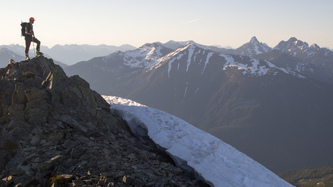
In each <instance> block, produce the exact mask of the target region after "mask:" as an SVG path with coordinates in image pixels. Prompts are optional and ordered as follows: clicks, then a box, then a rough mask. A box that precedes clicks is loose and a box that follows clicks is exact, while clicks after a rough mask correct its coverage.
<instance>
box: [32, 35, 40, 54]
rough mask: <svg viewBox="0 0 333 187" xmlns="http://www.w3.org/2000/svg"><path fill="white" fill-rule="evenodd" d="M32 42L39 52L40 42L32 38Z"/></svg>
mask: <svg viewBox="0 0 333 187" xmlns="http://www.w3.org/2000/svg"><path fill="white" fill-rule="evenodd" d="M32 41H33V42H35V43H36V44H37V47H36V50H37V51H39V50H40V41H39V40H38V39H37V38H32Z"/></svg>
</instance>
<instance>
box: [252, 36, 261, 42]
mask: <svg viewBox="0 0 333 187" xmlns="http://www.w3.org/2000/svg"><path fill="white" fill-rule="evenodd" d="M250 43H251V44H259V41H258V39H257V37H255V36H253V37H252V38H251V40H250Z"/></svg>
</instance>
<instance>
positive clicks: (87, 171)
mask: <svg viewBox="0 0 333 187" xmlns="http://www.w3.org/2000/svg"><path fill="white" fill-rule="evenodd" d="M0 133H1V135H0V186H208V185H207V184H205V183H204V182H202V181H200V180H198V179H196V178H195V177H194V176H193V174H191V173H187V172H185V171H183V170H182V169H181V168H179V167H177V166H176V165H175V164H174V162H173V161H172V160H171V159H170V157H169V156H168V155H167V154H166V153H165V152H164V151H162V150H159V149H158V148H157V147H156V145H155V144H154V143H153V142H152V141H151V140H149V139H145V138H142V137H135V136H133V135H132V133H131V132H130V130H129V129H128V127H127V125H126V123H125V122H124V121H123V120H122V119H120V118H119V117H117V116H116V115H114V114H112V113H111V112H110V109H109V105H108V104H107V103H106V101H105V100H104V99H103V98H102V97H101V96H100V95H99V94H98V93H97V92H95V91H93V90H91V89H90V88H89V84H88V83H87V82H86V81H85V80H83V79H81V78H80V77H79V76H72V77H67V76H66V74H65V73H64V71H63V70H62V69H61V67H60V66H58V65H55V64H54V63H53V61H52V59H47V58H45V57H37V58H34V59H32V60H30V61H23V62H18V63H16V64H14V66H13V67H12V68H1V69H0Z"/></svg>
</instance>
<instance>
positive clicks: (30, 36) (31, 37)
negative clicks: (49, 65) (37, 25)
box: [24, 17, 43, 60]
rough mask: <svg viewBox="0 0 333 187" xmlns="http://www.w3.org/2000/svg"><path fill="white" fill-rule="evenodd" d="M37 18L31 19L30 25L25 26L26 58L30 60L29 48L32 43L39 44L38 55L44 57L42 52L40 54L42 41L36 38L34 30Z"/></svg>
mask: <svg viewBox="0 0 333 187" xmlns="http://www.w3.org/2000/svg"><path fill="white" fill-rule="evenodd" d="M34 22H35V18H33V17H31V18H30V19H29V23H27V24H26V25H25V35H24V37H25V58H26V59H27V60H29V59H30V58H29V48H30V44H31V42H35V43H36V44H37V47H36V55H43V53H42V52H40V41H39V40H38V39H37V38H36V37H35V33H34V30H33V26H32V24H34Z"/></svg>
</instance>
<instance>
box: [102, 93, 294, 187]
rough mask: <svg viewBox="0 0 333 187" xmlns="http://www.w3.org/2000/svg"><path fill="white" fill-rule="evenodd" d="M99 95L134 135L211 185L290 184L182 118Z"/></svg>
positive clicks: (261, 186)
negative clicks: (150, 142)
mask: <svg viewBox="0 0 333 187" xmlns="http://www.w3.org/2000/svg"><path fill="white" fill-rule="evenodd" d="M103 97H104V99H105V100H106V101H107V102H108V103H109V104H110V105H111V107H110V108H111V111H112V112H114V113H116V114H118V115H119V116H120V117H122V118H123V119H124V120H125V121H126V122H127V123H128V125H129V127H130V129H131V131H132V133H133V134H134V135H136V136H143V137H149V138H150V139H151V140H153V141H154V142H155V144H156V145H157V146H158V147H160V148H161V149H162V150H164V151H166V153H167V154H169V155H170V157H171V158H172V159H173V160H174V161H175V163H176V164H177V165H178V166H179V167H181V168H183V169H184V170H186V171H188V172H192V173H194V174H195V176H196V177H197V178H200V179H202V180H203V181H205V182H206V183H207V184H209V185H211V186H216V187H219V186H221V187H222V186H223V187H226V186H237V187H240V186H246V187H264V186H265V187H266V186H270V187H274V186H276V187H285V186H291V185H290V184H289V183H287V182H286V181H284V180H283V179H281V178H280V177H279V176H277V175H276V174H274V173H273V172H271V171H270V170H268V169H267V168H265V167H264V166H262V165H261V164H259V163H258V162H256V161H255V160H253V159H251V158H250V157H248V156H246V155H245V154H243V153H241V152H240V151H238V150H237V149H235V148H234V147H232V146H230V145H229V144H227V143H225V142H223V141H222V140H220V139H218V138H216V137H214V136H212V135H210V134H208V133H206V132H204V131H202V130H200V129H198V128H196V127H194V126H192V125H191V124H189V123H187V122H185V121H184V120H182V119H179V118H177V117H175V116H173V115H171V114H168V113H166V112H164V111H161V110H158V109H154V108H151V107H147V106H145V105H142V104H140V103H137V102H135V101H131V100H128V99H124V98H121V97H115V96H103Z"/></svg>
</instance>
